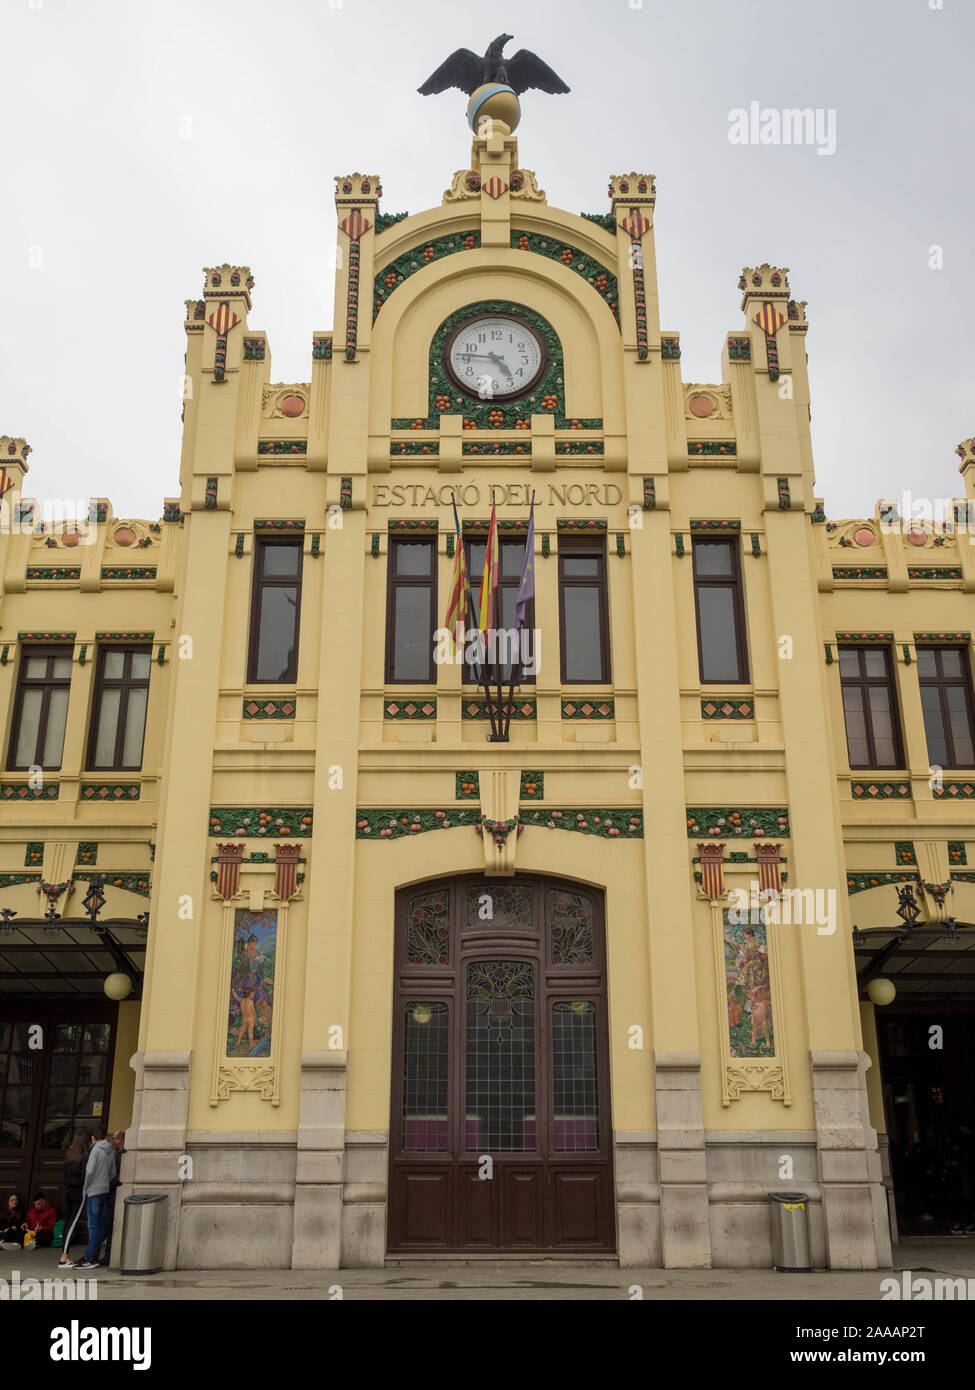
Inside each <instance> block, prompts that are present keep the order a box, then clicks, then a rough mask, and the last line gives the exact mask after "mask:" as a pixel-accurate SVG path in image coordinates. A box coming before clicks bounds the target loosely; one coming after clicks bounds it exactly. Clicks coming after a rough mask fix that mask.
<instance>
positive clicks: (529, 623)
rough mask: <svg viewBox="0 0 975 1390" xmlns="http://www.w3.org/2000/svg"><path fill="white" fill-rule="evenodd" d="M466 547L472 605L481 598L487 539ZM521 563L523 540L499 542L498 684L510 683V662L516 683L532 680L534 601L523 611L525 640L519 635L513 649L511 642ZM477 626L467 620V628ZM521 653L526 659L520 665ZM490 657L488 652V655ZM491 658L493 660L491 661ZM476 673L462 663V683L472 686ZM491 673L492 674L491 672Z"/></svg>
mask: <svg viewBox="0 0 975 1390" xmlns="http://www.w3.org/2000/svg"><path fill="white" fill-rule="evenodd" d="M464 544H465V546H466V547H467V573H468V576H469V578H470V584H471V593H472V594H473V596H474V603H475V606H476V605H477V603H478V601H479V599H480V595H481V576H482V575H483V573H484V556H485V554H486V553H487V540H486V539H485V540H470V541H465V542H464ZM524 563H525V537H524V536H510V537H507V538H504V539H501V541H500V545H499V564H498V611H497V623H498V626H499V627H500V628H501V629H502V633H503V636H502V637H501V638H500V640H499V642H498V655H497V660H498V661H500V663H501V679H502V681H510V679H511V666H512V660H514V662H515V663H516V666H517V671H518V681H519V683H524V684H530V683H534V680H535V674H536V673H535V665H534V663H535V645H534V640H533V633H534V630H535V600H534V599H530V600H529V602H528V606H527V608H526V610H525V631H526V632H527V634H528V635H527V637H525V638H522V637H521V635H520V634H519V638H518V644H517V648H515V643H514V623H515V604H516V603H517V601H518V589H519V587H520V585H521V571H522V567H523V566H524ZM476 625H477V619H476V618H474V619H469V621H468V629H470V628H471V627H475V626H476ZM523 653H524V655H525V657H526V660H525V662H524V664H521V656H522V654H523ZM488 656H489V657H492V654H491V653H488ZM492 659H493V658H492ZM478 674H480V672H479V670H478V669H476V668H474V667H473V666H468V665H467V663H466V662H465V664H464V676H463V679H464V683H465V685H473V684H474V682H475V681H476V679H477V676H478ZM492 674H493V673H492Z"/></svg>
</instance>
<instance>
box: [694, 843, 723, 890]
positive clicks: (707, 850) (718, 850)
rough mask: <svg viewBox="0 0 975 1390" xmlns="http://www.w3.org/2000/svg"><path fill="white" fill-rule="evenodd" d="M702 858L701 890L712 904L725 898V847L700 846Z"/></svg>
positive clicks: (699, 851) (698, 850)
mask: <svg viewBox="0 0 975 1390" xmlns="http://www.w3.org/2000/svg"><path fill="white" fill-rule="evenodd" d="M697 852H698V854H699V855H700V856H701V888H702V889H703V890H704V896H705V897H706V898H710V899H711V901H712V902H717V901H719V900H720V899H721V898H723V897H724V845H715V844H706V845H698V847H697Z"/></svg>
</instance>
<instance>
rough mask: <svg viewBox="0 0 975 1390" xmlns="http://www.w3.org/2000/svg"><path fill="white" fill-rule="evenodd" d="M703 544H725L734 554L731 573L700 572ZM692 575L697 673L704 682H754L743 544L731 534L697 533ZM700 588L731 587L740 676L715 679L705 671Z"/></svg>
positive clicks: (743, 683) (736, 683)
mask: <svg viewBox="0 0 975 1390" xmlns="http://www.w3.org/2000/svg"><path fill="white" fill-rule="evenodd" d="M704 546H724V547H725V548H726V549H727V550H728V552H729V553H730V555H731V574H730V575H713V574H705V575H699V574H698V572H697V557H698V554H699V553H700V550H701V548H702V547H704ZM691 565H692V570H691V575H692V579H693V583H694V626H695V629H696V633H697V673H698V676H699V677H700V682H701V684H702V685H748V684H750V682H751V676H750V674H749V666H748V631H747V628H746V625H745V585H744V580H743V578H742V572H741V545H740V543H739V541H738V540H737V538H733V537H731V536H695V537H694V538H693V540H692V541H691ZM699 589H730V590H731V593H732V608H733V611H734V615H735V654H736V656H737V658H738V676H737V678H732V677H730V676H727V677H722V678H721V679H719V680H712V679H710V678H708V677H706V676H705V674H704V644H703V642H702V640H701V606H700V604H699V603H698V598H697V595H698V590H699Z"/></svg>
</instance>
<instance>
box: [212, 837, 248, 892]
mask: <svg viewBox="0 0 975 1390" xmlns="http://www.w3.org/2000/svg"><path fill="white" fill-rule="evenodd" d="M243 857H244V846H243V845H239V844H229V845H217V892H218V893H219V894H220V896H221V898H223V900H224V902H227V901H228V900H229V899H230V898H232V897H234V895H235V894H236V892H237V889H238V888H239V886H240V861H241V860H242V859H243Z"/></svg>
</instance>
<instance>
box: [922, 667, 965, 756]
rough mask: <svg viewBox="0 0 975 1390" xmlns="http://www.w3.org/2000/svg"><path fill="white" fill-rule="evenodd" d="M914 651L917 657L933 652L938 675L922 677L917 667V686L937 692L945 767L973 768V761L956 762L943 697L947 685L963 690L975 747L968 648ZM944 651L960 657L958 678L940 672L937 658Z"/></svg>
mask: <svg viewBox="0 0 975 1390" xmlns="http://www.w3.org/2000/svg"><path fill="white" fill-rule="evenodd" d="M916 651H917V654H918V656H920V654H921V652H933V653H934V654H935V660H936V663H937V666H938V675H937V676H935V677H931V676H922V675H921V674H920V667H919V668H918V678H917V681H918V685H919V686H933V687H934V688H935V689H936V690H937V691H938V698H939V703H940V705H941V723H942V726H943V728H944V736H945V751H946V752H947V753H948V754H949V755H950V756H949V757H948V759H947V760H946V761H945V764H944V765H945V767H950V768H970V767H975V760H973V761H972V762H967V763H961V762H959V761H958V760H957V757H956V756H955V736H954V734H953V733H952V730H951V720H950V719H949V717H948V714H949V712H948V708H947V700H946V696H945V690H946V687H947V686H949V685H952V686H961V688H962V689H963V690H964V692H965V712H966V714H967V715H968V733H969V737H970V738H971V740H972V743H973V745H975V706H973V700H972V668H971V661H970V658H969V655H968V648H967V647H963V646H951V645H939V646H936V647H934V646H927V645H925V646H919V647H917V648H916ZM945 651H948V652H957V653H958V654H959V656H960V657H961V666H962V673H961V675H960V676H946V675H945V674H944V672H943V671H942V669H941V661H940V658H939V656H938V653H940V652H945ZM926 739H927V730H925V740H926Z"/></svg>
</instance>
